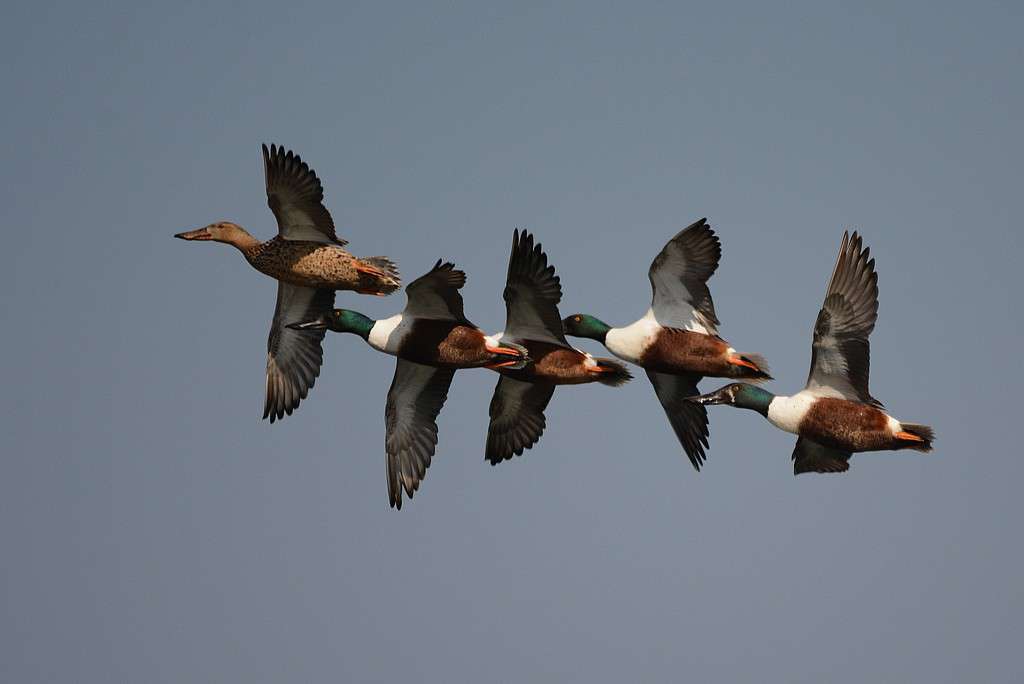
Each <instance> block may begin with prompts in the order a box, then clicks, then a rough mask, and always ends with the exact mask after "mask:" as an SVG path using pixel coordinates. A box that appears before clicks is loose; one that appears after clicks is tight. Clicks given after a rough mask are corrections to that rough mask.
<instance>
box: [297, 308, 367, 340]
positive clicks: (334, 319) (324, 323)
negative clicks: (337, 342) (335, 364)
mask: <svg viewBox="0 0 1024 684" xmlns="http://www.w3.org/2000/svg"><path fill="white" fill-rule="evenodd" d="M373 323H374V321H373V319H371V318H368V317H366V316H364V315H363V314H361V313H359V312H358V311H350V310H348V309H334V310H333V311H330V312H328V313H326V314H324V315H322V316H320V317H319V318H314V319H312V320H309V321H302V322H299V323H289V324H288V327H289V328H291V329H292V330H332V331H334V332H339V333H352V334H353V335H359V336H360V337H362V338H363V339H364V340H365V339H366V338H367V337H369V335H370V330H371V329H372V328H373Z"/></svg>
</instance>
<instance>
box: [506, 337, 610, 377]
mask: <svg viewBox="0 0 1024 684" xmlns="http://www.w3.org/2000/svg"><path fill="white" fill-rule="evenodd" d="M514 342H516V344H521V345H523V346H524V347H526V348H527V350H529V352H530V359H531V360H532V363H529V364H527V366H526V368H522V369H520V370H504V369H503V370H501V371H500V372H501V373H502V375H508V376H509V377H512V378H515V379H516V380H523V381H525V382H539V381H542V382H549V383H552V384H555V385H582V384H584V383H588V382H596V381H597V373H594V372H592V371H588V370H587V366H588V363H587V359H588V357H587V355H586V354H584V353H583V352H581V351H577V350H575V349H571V348H568V347H563V346H560V345H557V344H551V343H550V342H538V341H536V340H514ZM589 365H593V366H595V367H596V364H593V362H591V363H590V364H589Z"/></svg>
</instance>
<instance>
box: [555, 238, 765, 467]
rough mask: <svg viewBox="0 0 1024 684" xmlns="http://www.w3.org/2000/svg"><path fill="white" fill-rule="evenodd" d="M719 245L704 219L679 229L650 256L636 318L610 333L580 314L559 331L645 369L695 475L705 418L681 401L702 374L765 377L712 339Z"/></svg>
mask: <svg viewBox="0 0 1024 684" xmlns="http://www.w3.org/2000/svg"><path fill="white" fill-rule="evenodd" d="M721 257H722V247H721V244H720V243H719V241H718V237H717V236H716V235H715V233H714V231H713V230H711V226H709V225H708V224H707V219H701V220H700V221H697V222H696V223H694V224H692V225H690V226H688V227H686V228H685V229H683V230H682V231H680V232H679V233H678V234H677V235H676V236H675V237H674V238H672V239H671V240H669V242H668V244H667V245H665V247H664V249H662V250H661V252H660V253H659V254H658V256H657V257H655V259H654V262H653V263H651V268H650V270H649V271H648V273H647V275H648V277H649V278H650V281H651V288H652V289H653V290H654V296H653V298H652V301H651V306H650V308H649V309H648V310H647V313H646V314H645V315H644V317H643V318H641V319H640V320H638V321H636V322H634V323H632V324H630V325H627V326H625V327H622V328H613V327H611V326H610V325H608V324H607V323H605V322H604V321H601V320H600V319H598V318H595V317H594V316H590V315H587V314H574V315H572V316H569V317H568V318H566V319H565V320H563V321H562V324H563V325H564V326H565V332H566V333H567V334H569V335H574V336H576V337H589V338H591V339H594V340H597V341H598V342H600V343H602V344H603V345H604V346H605V347H607V348H608V351H610V352H611V353H612V354H614V355H615V356H617V357H619V358H620V359H623V360H624V361H629V362H630V363H635V364H636V365H638V366H641V367H642V368H644V370H646V371H647V377H648V378H649V379H650V381H651V383H652V384H653V385H654V391H655V393H656V394H657V395H658V400H659V401H661V405H662V407H664V409H665V415H667V416H668V420H669V422H670V423H671V424H672V429H673V430H674V431H675V433H676V437H678V438H679V441H680V443H681V444H682V446H683V449H684V450H685V451H686V455H687V456H688V457H689V458H690V462H691V463H693V467H694V468H696V469H697V470H700V466H701V464H703V462H704V459H705V458H706V457H705V454H704V449H705V447H707V446H708V434H709V432H708V418H707V412H706V411H704V410H703V407H702V406H700V405H699V404H695V403H694V402H691V401H688V398H689V397H693V396H695V395H697V394H698V391H697V383H698V382H699V381H700V379H701V378H702V377H704V376H711V377H718V378H744V379H749V380H754V381H758V380H766V379H769V378H771V376H770V375H768V364H767V363H766V362H765V360H764V357H762V356H759V355H757V354H741V353H739V352H737V351H736V350H735V349H733V348H732V347H731V346H729V343H728V342H726V341H725V340H723V339H722V338H721V337H719V336H718V323H719V322H718V317H717V316H715V305H714V303H713V302H712V301H711V292H710V291H709V290H708V286H707V281H708V279H709V278H710V277H711V275H712V274H713V273H714V272H715V270H716V269H717V268H718V262H719V260H720V259H721Z"/></svg>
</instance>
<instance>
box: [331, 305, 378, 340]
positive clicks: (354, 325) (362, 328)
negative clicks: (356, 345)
mask: <svg viewBox="0 0 1024 684" xmlns="http://www.w3.org/2000/svg"><path fill="white" fill-rule="evenodd" d="M376 322H377V321H375V320H373V319H372V318H370V317H369V316H364V315H363V314H361V313H359V312H358V311H349V310H348V309H343V310H342V312H341V315H340V316H338V318H337V319H336V320H335V325H336V326H337V327H336V328H334V330H336V331H337V332H347V333H352V334H353V335H359V336H360V337H362V338H363V339H364V340H367V341H369V339H370V331H371V330H373V326H374V324H375V323H376Z"/></svg>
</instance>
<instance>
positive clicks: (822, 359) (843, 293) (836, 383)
mask: <svg viewBox="0 0 1024 684" xmlns="http://www.w3.org/2000/svg"><path fill="white" fill-rule="evenodd" d="M869 253H870V250H869V249H867V248H866V247H865V248H863V249H862V245H861V238H860V236H859V235H857V233H854V234H853V236H852V237H851V236H850V235H849V234H848V233H843V242H842V244H841V245H840V246H839V257H838V258H837V259H836V267H835V269H834V270H833V271H832V279H831V280H829V283H828V290H827V291H826V293H825V303H824V304H822V307H821V311H819V312H818V319H817V320H816V321H815V323H814V342H813V344H812V345H811V370H810V373H809V374H808V376H807V389H809V390H811V391H813V392H815V393H817V394H820V395H824V396H835V397H840V398H843V399H849V400H851V401H861V402H864V403H867V404H871V405H873V406H881V405H882V404H881V402H879V401H878V400H876V399H875V398H874V397H872V396H871V393H870V392H869V391H868V376H869V374H870V367H871V347H870V345H869V343H868V336H869V335H870V334H871V331H872V330H874V329H875V319H877V318H878V274H877V273H875V260H874V259H869V258H868V256H869Z"/></svg>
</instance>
